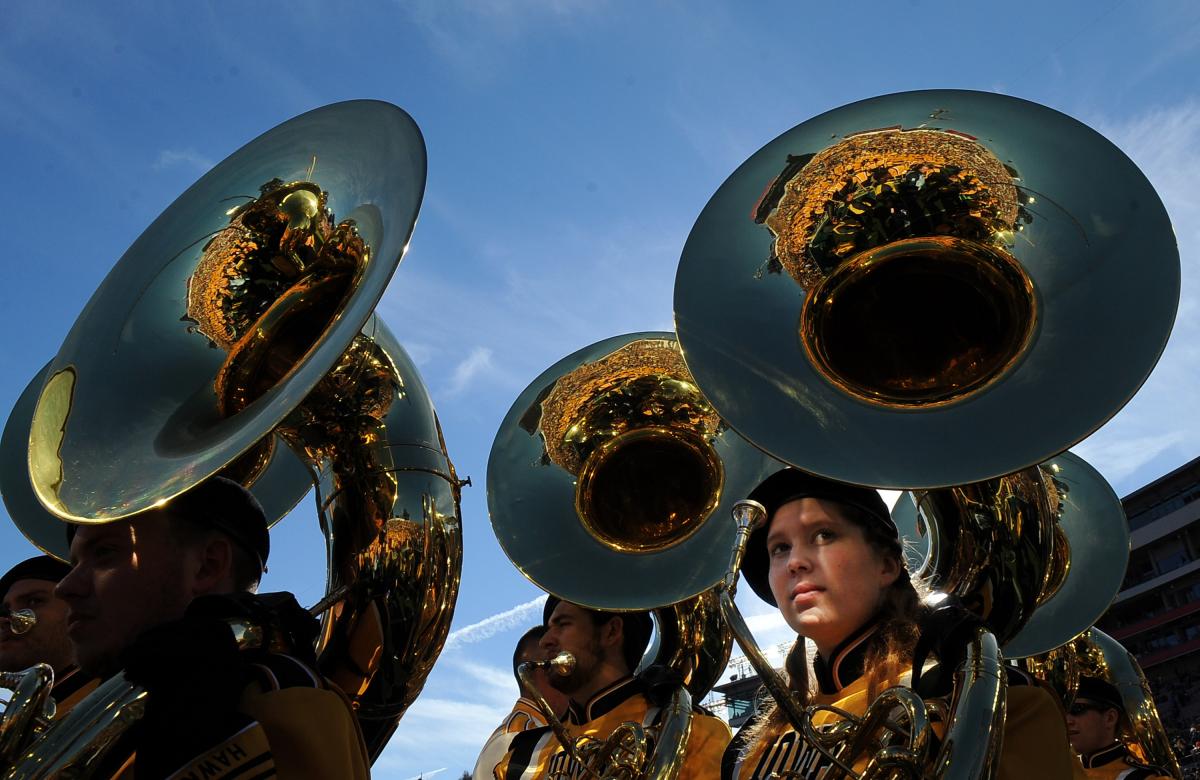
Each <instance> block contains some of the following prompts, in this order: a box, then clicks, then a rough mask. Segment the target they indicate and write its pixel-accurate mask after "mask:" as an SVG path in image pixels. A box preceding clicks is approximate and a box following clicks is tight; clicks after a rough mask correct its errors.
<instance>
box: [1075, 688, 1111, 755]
mask: <svg viewBox="0 0 1200 780" xmlns="http://www.w3.org/2000/svg"><path fill="white" fill-rule="evenodd" d="M1118 719H1119V716H1118V714H1117V711H1116V710H1115V709H1113V708H1111V707H1101V706H1099V705H1093V704H1090V703H1087V702H1081V701H1076V702H1075V703H1074V704H1072V705H1071V709H1070V710H1068V711H1067V738H1068V739H1070V740H1071V747H1073V748H1075V752H1076V753H1079V754H1080V755H1085V754H1087V753H1095V752H1096V751H1097V750H1100V749H1101V748H1103V747H1107V746H1108V745H1111V744H1112V743H1113V741H1114V740H1115V739H1116V738H1117V720H1118Z"/></svg>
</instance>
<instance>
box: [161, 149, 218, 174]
mask: <svg viewBox="0 0 1200 780" xmlns="http://www.w3.org/2000/svg"><path fill="white" fill-rule="evenodd" d="M213 165H214V163H213V161H212V160H210V159H209V158H207V157H205V156H204V155H202V154H200V153H199V152H197V151H196V150H195V149H192V148H190V147H189V148H187V149H163V150H162V151H161V152H159V153H158V159H157V160H155V161H154V170H156V171H162V170H166V169H168V168H174V167H176V166H186V167H188V168H195V169H196V170H198V171H201V172H203V171H207V170H208V169H209V168H211V167H213Z"/></svg>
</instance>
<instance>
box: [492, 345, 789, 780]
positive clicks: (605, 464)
mask: <svg viewBox="0 0 1200 780" xmlns="http://www.w3.org/2000/svg"><path fill="white" fill-rule="evenodd" d="M772 466H773V467H774V469H776V470H777V469H778V468H779V467H780V466H779V464H772V463H771V461H770V460H769V459H768V458H766V457H765V456H763V455H762V454H761V453H759V452H757V451H756V450H754V449H753V448H751V447H749V446H748V445H747V444H746V443H745V442H743V441H742V440H741V439H740V438H738V437H737V436H736V435H731V434H730V432H729V431H728V430H727V429H726V428H725V426H724V425H723V423H722V422H721V420H720V418H719V417H718V416H717V415H716V413H715V412H713V410H712V406H711V405H710V404H709V403H708V401H707V400H705V398H704V397H703V395H702V394H701V393H700V392H699V390H698V389H697V388H696V386H695V384H694V383H693V382H692V380H691V376H690V375H689V374H688V373H687V369H686V368H685V367H684V365H683V360H682V358H681V356H680V354H679V351H678V347H677V344H676V342H675V340H674V338H673V337H672V335H671V334H669V333H635V334H630V335H627V336H618V337H615V338H612V339H607V340H605V341H602V342H599V343H597V344H594V345H592V346H590V347H587V348H585V349H583V350H580V351H579V352H577V353H575V354H573V355H571V356H568V357H567V358H564V359H563V360H562V361H560V362H559V363H558V364H556V365H555V366H553V367H551V368H550V369H549V370H547V371H546V372H544V373H543V374H542V375H541V376H540V377H538V378H537V379H536V380H535V381H534V382H533V383H532V384H531V385H530V386H529V387H528V388H527V389H526V390H525V391H524V393H522V395H521V396H520V398H518V399H517V401H516V403H515V404H514V405H513V407H512V409H511V410H510V411H509V413H508V416H507V417H506V418H505V421H504V423H503V424H502V426H501V428H500V431H499V433H498V434H497V436H496V442H495V444H494V445H493V447H492V454H491V458H490V460H489V463H488V487H489V492H488V506H489V509H490V511H491V515H492V527H493V529H494V530H495V532H496V536H497V538H498V539H499V540H500V543H501V546H502V547H503V548H504V550H505V552H506V553H507V554H508V556H509V558H510V559H512V561H513V563H514V564H516V566H517V568H518V569H520V570H521V571H522V572H523V573H524V574H525V575H526V576H527V577H529V578H530V579H531V580H533V581H534V582H535V583H537V584H538V585H539V586H540V587H542V588H543V589H545V590H547V591H549V592H551V593H554V594H555V595H557V596H559V597H561V598H563V599H565V600H567V601H570V602H573V603H576V604H580V605H582V606H585V607H589V608H592V609H602V610H618V611H620V610H633V609H637V610H643V609H651V610H653V611H654V618H655V623H656V624H657V626H658V632H657V642H658V645H657V649H656V650H655V652H654V658H653V663H656V664H664V665H668V666H670V667H671V668H673V669H675V670H677V671H678V672H680V674H681V675H682V677H683V685H682V686H680V687H679V688H678V689H677V690H676V691H674V692H673V694H672V696H671V698H670V700H669V701H668V703H667V705H666V706H664V707H663V708H662V712H661V713H660V715H659V718H658V720H657V721H656V723H655V724H653V725H652V726H651V727H650V729H649V730H648V733H646V731H644V730H643V728H642V726H641V724H636V723H628V724H621V726H620V727H619V728H618V729H616V730H615V731H614V732H613V734H612V735H611V736H610V737H609V738H608V739H607V740H605V741H604V742H598V741H596V740H589V741H587V742H586V743H578V742H576V741H575V740H573V738H572V737H571V736H570V735H569V734H568V733H566V732H562V733H559V729H558V728H556V734H557V735H558V737H559V741H560V743H561V744H562V745H564V747H565V748H566V749H567V750H568V752H569V753H571V755H572V756H573V757H574V758H575V760H576V761H577V762H579V763H580V764H582V765H583V766H585V767H587V769H586V771H587V773H588V774H589V775H594V776H596V777H629V778H632V777H639V778H663V779H664V780H666V779H668V778H672V777H675V776H676V775H677V774H678V773H679V771H680V768H681V766H682V762H683V756H684V751H685V749H686V745H687V739H688V735H689V734H690V733H691V717H692V701H693V699H698V698H702V697H703V696H704V695H705V693H707V692H708V690H709V689H710V688H711V687H712V685H713V684H714V683H715V682H716V681H717V680H718V679H719V677H720V675H721V673H722V672H723V670H724V668H725V666H726V664H727V663H728V660H729V652H730V649H731V640H730V636H729V632H728V629H727V628H726V627H725V625H724V621H723V618H722V612H721V608H720V605H719V599H718V596H717V594H716V593H715V592H713V591H712V590H710V588H711V586H712V585H713V584H714V583H715V582H717V581H718V580H719V579H720V577H721V574H722V573H723V571H724V570H723V568H722V565H723V561H720V559H719V558H717V557H716V556H715V555H714V552H713V550H714V547H713V544H712V542H713V541H714V540H716V539H719V538H720V535H721V534H720V529H719V528H717V527H715V525H714V524H713V523H712V522H710V518H712V517H713V516H714V515H716V516H719V512H720V510H719V509H718V507H723V506H727V505H729V504H731V503H732V501H733V499H734V498H735V497H736V496H737V495H738V493H739V492H741V491H746V490H749V488H750V487H751V486H753V485H754V484H756V483H757V482H758V481H761V480H762V479H763V478H765V477H766V476H767V474H769V473H770V471H771V470H772ZM731 486H732V488H731ZM547 539H554V540H555V543H554V544H546V540H547ZM546 715H547V718H548V720H549V722H550V723H551V724H552V726H553V724H554V723H555V722H556V721H555V719H553V718H552V713H550V712H549V711H547V712H546ZM560 725H561V724H560ZM648 740H649V741H648ZM651 743H653V746H654V747H653V750H649V749H648V746H649V745H650V744H651Z"/></svg>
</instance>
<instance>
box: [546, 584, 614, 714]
mask: <svg viewBox="0 0 1200 780" xmlns="http://www.w3.org/2000/svg"><path fill="white" fill-rule="evenodd" d="M541 646H542V649H543V650H544V651H545V652H546V657H547V658H552V657H554V656H555V655H557V654H558V653H560V652H563V651H566V652H568V653H570V654H571V655H573V656H575V670H574V671H573V672H571V673H570V674H569V675H567V676H565V677H564V676H562V675H558V674H550V675H549V678H550V685H551V686H553V687H554V688H557V689H558V690H560V691H562V692H563V693H565V694H567V695H568V696H569V695H572V694H574V693H575V692H576V691H580V690H585V689H587V688H589V687H591V685H592V681H593V678H594V677H595V676H596V673H597V672H598V671H599V669H600V665H601V662H602V661H603V652H604V651H603V647H602V646H601V644H600V627H599V626H597V625H596V624H595V623H593V622H592V616H591V615H590V614H588V612H587V611H586V610H584V609H583V608H582V607H578V606H576V605H574V604H570V603H568V602H566V601H560V602H559V603H558V605H557V606H556V607H555V608H554V612H553V613H551V615H550V622H549V623H547V626H546V633H545V635H544V636H543V637H542V642H541Z"/></svg>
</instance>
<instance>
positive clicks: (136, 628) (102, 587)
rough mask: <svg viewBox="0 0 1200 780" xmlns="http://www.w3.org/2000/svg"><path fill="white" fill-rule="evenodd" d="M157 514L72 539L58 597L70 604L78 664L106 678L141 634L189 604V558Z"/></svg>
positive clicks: (93, 529) (69, 626)
mask: <svg viewBox="0 0 1200 780" xmlns="http://www.w3.org/2000/svg"><path fill="white" fill-rule="evenodd" d="M167 521H168V518H167V516H166V515H165V514H164V513H162V512H159V511H153V512H148V513H146V514H144V515H138V516H137V517H135V518H133V519H132V520H124V521H119V522H115V523H108V524H105V525H91V526H87V525H85V526H81V527H80V528H79V530H78V531H77V532H76V534H75V538H74V540H73V541H72V542H71V565H72V567H73V568H72V569H71V573H70V574H68V575H67V576H66V577H64V578H63V580H62V582H60V583H59V585H58V589H57V591H56V592H57V595H58V596H59V597H60V598H62V599H63V600H65V601H66V602H67V606H68V607H69V611H68V614H67V634H68V636H70V638H71V642H72V644H73V645H74V646H75V654H76V658H77V659H78V662H79V666H80V667H81V668H82V669H83V670H84V671H85V672H87V673H89V674H96V675H106V674H111V673H112V672H114V671H116V670H117V669H118V668H119V657H120V654H121V652H122V651H123V650H124V649H125V648H126V647H128V646H129V645H130V644H131V643H132V642H133V640H135V639H136V638H137V637H138V636H139V635H140V634H141V633H142V632H143V631H145V630H146V629H148V628H151V627H152V626H156V625H159V624H160V623H164V622H167V621H169V620H175V619H177V618H179V617H182V616H183V612H184V610H185V609H186V608H187V605H188V604H189V603H190V602H191V599H192V596H193V595H194V594H193V593H192V582H191V578H190V572H191V571H193V567H192V566H191V565H190V563H191V561H190V558H191V556H190V554H189V553H188V552H187V551H186V550H185V549H184V548H182V547H180V546H179V545H178V544H177V543H176V542H175V540H174V539H173V538H172V536H171V533H170V528H169V526H168V522H167Z"/></svg>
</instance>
